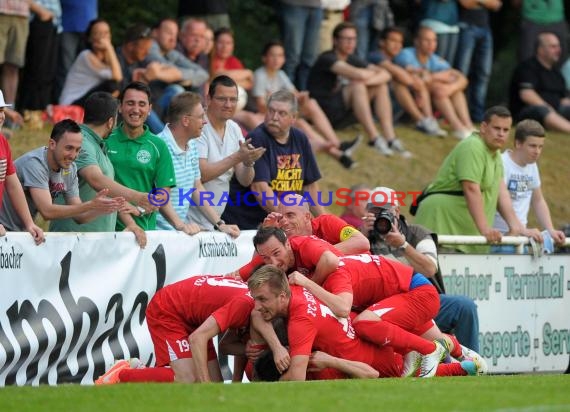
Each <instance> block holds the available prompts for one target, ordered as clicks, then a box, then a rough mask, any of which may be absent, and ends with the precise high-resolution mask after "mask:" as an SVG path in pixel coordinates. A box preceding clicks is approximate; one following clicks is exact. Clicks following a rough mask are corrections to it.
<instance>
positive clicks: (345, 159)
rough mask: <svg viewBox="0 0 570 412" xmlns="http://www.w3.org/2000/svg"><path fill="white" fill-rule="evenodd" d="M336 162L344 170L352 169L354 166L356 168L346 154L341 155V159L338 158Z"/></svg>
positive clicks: (354, 163)
mask: <svg viewBox="0 0 570 412" xmlns="http://www.w3.org/2000/svg"><path fill="white" fill-rule="evenodd" d="M338 161H339V163H340V164H341V165H343V167H344V168H345V169H352V168H353V167H354V166H356V162H355V161H354V160H352V159H351V158H350V157H349V156H347V155H346V154H343V155H342V156H341V157H339V158H338Z"/></svg>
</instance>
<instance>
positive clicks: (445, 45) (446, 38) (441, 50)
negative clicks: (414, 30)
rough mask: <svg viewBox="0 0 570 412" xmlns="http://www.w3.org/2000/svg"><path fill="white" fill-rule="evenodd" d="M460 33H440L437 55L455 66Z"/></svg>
mask: <svg viewBox="0 0 570 412" xmlns="http://www.w3.org/2000/svg"><path fill="white" fill-rule="evenodd" d="M458 42H459V33H438V35H437V50H436V54H437V55H438V56H439V57H443V58H444V59H445V60H447V61H448V62H449V64H451V65H453V62H454V61H455V55H456V53H457V44H458Z"/></svg>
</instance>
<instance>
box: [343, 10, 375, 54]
mask: <svg viewBox="0 0 570 412" xmlns="http://www.w3.org/2000/svg"><path fill="white" fill-rule="evenodd" d="M373 18H374V5H373V4H371V5H370V6H366V7H362V8H361V9H359V10H358V12H357V14H356V15H355V16H351V18H350V20H351V21H352V22H353V23H354V25H355V26H356V30H357V32H358V39H357V40H356V54H357V55H358V57H360V58H361V59H363V60H365V61H366V60H367V58H368V53H369V52H371V51H375V50H378V40H379V39H380V36H379V34H378V33H377V32H376V30H374V28H373V27H372V19H373Z"/></svg>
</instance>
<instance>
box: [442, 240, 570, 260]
mask: <svg viewBox="0 0 570 412" xmlns="http://www.w3.org/2000/svg"><path fill="white" fill-rule="evenodd" d="M437 240H438V243H439V244H440V245H488V244H489V243H488V242H487V239H486V238H485V236H457V235H438V236H437ZM495 245H513V246H516V253H517V254H523V253H525V246H529V248H530V250H531V252H532V253H531V254H532V255H534V256H541V255H542V254H543V252H544V250H543V247H542V244H540V243H538V242H536V241H535V240H533V239H532V238H529V237H526V236H503V237H502V239H501V242H500V243H495ZM564 246H570V238H568V237H567V238H566V241H565V242H564Z"/></svg>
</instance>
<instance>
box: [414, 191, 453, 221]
mask: <svg viewBox="0 0 570 412" xmlns="http://www.w3.org/2000/svg"><path fill="white" fill-rule="evenodd" d="M426 189H427V188H426ZM426 189H424V190H422V193H421V194H420V195H419V196H418V197H417V198H416V202H415V203H414V204H412V205H410V214H411V215H412V216H415V215H416V213H417V212H418V207H420V203H421V202H422V200H424V199H425V198H426V197H428V196H431V195H450V196H463V190H436V191H434V192H427V193H426Z"/></svg>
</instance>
